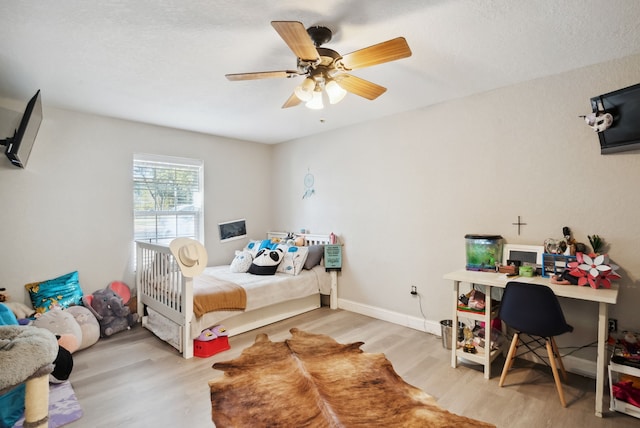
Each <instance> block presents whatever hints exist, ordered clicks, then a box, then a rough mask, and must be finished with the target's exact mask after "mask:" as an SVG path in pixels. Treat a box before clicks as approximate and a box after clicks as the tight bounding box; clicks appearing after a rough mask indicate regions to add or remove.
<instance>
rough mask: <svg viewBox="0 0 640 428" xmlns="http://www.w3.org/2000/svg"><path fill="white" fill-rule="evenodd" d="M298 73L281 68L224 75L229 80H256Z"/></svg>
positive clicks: (296, 74) (291, 75) (293, 75)
mask: <svg viewBox="0 0 640 428" xmlns="http://www.w3.org/2000/svg"><path fill="white" fill-rule="evenodd" d="M299 75H300V73H298V72H297V71H292V70H281V71H256V72H253V73H234V74H225V77H226V78H227V79H229V80H232V81H236V80H257V79H272V78H279V77H295V76H299Z"/></svg>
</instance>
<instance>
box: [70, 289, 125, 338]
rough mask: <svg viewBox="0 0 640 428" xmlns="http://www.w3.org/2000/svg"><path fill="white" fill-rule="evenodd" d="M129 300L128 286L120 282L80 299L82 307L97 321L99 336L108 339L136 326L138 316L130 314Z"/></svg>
mask: <svg viewBox="0 0 640 428" xmlns="http://www.w3.org/2000/svg"><path fill="white" fill-rule="evenodd" d="M130 298H131V290H130V289H129V286H128V285H127V284H125V283H124V282H120V281H113V282H112V283H111V284H109V285H108V286H107V287H106V288H103V289H101V290H97V291H95V292H94V293H93V294H91V295H89V296H84V297H83V298H82V303H83V305H84V306H85V307H87V308H89V309H90V310H91V311H92V312H93V313H94V315H95V316H96V318H97V319H98V323H99V324H100V336H102V337H109V336H111V335H113V334H116V333H118V332H120V331H123V330H128V329H130V328H131V327H133V326H134V325H135V324H136V322H137V321H138V314H136V313H133V314H132V313H131V311H130V309H129V307H128V306H127V303H129V299H130Z"/></svg>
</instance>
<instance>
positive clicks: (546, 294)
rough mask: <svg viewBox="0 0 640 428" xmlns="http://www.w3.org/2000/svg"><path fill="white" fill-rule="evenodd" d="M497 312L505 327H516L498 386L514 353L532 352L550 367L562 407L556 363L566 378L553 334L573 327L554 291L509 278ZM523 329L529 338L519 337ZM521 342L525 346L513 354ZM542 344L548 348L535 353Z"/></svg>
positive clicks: (504, 377)
mask: <svg viewBox="0 0 640 428" xmlns="http://www.w3.org/2000/svg"><path fill="white" fill-rule="evenodd" d="M499 316H500V319H501V320H502V321H504V323H505V324H506V325H507V326H508V327H510V328H511V329H513V330H515V334H514V336H513V340H512V341H511V346H510V347H509V353H508V354H507V360H506V361H505V363H504V368H503V369H502V375H501V376H500V383H499V386H502V385H503V384H504V381H505V379H506V377H507V373H508V372H509V369H511V366H512V365H513V360H514V359H515V358H516V357H517V356H520V355H524V354H526V353H528V352H533V353H534V354H536V355H537V356H538V357H539V358H540V359H541V360H542V361H544V362H545V363H546V364H547V365H549V366H550V367H551V371H552V372H553V378H554V380H555V383H556V389H557V390H558V396H559V397H560V402H561V403H562V407H567V403H566V401H565V399H564V392H563V391H562V383H561V382H560V377H559V376H558V367H557V366H559V367H560V370H561V372H562V376H563V378H564V380H565V381H566V380H567V372H566V371H565V369H564V365H563V364H562V358H561V357H560V353H559V352H558V346H557V345H556V341H555V339H554V337H555V336H559V335H561V334H563V333H567V332H570V331H573V327H571V326H570V325H569V324H567V322H566V321H565V319H564V314H563V313H562V308H561V307H560V303H559V302H558V298H557V297H556V295H555V294H553V291H551V289H550V288H549V287H547V286H545V285H536V284H528V283H525V282H517V281H511V282H509V283H507V286H506V288H505V290H504V294H503V296H502V303H501V304H500V315H499ZM523 333H524V334H526V335H527V336H529V338H530V339H529V340H526V339H525V340H526V341H525V340H523V338H522V337H521V334H523ZM520 344H522V345H524V346H525V347H526V348H527V349H526V350H525V351H524V352H522V353H520V354H518V355H516V354H517V351H518V347H519V346H520ZM543 346H544V347H545V348H546V349H547V356H546V357H543V356H541V355H539V354H537V353H536V350H537V349H540V348H542V347H543ZM547 359H548V361H549V362H548V363H547V361H546V360H547Z"/></svg>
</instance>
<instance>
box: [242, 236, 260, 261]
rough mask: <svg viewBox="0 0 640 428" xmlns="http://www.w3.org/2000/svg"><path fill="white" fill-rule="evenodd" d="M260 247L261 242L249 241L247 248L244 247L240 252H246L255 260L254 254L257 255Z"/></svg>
mask: <svg viewBox="0 0 640 428" xmlns="http://www.w3.org/2000/svg"><path fill="white" fill-rule="evenodd" d="M261 245H262V241H256V240H251V241H249V242H247V246H246V247H244V249H243V250H242V251H248V252H249V253H251V257H253V258H255V257H256V254H258V250H260V246H261Z"/></svg>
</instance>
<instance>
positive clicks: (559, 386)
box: [546, 338, 567, 407]
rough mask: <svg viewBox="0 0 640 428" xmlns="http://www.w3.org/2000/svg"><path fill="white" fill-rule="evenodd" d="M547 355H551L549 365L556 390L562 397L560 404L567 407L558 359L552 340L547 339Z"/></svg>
mask: <svg viewBox="0 0 640 428" xmlns="http://www.w3.org/2000/svg"><path fill="white" fill-rule="evenodd" d="M546 342H547V354H548V355H549V363H550V364H551V371H552V372H553V379H554V380H555V381H556V389H557V390H558V396H559V397H560V403H561V404H562V407H567V402H566V401H565V400H564V392H563V391H562V382H560V376H559V375H558V368H557V366H556V359H555V357H554V355H553V349H552V345H551V339H549V338H547V339H546Z"/></svg>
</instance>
